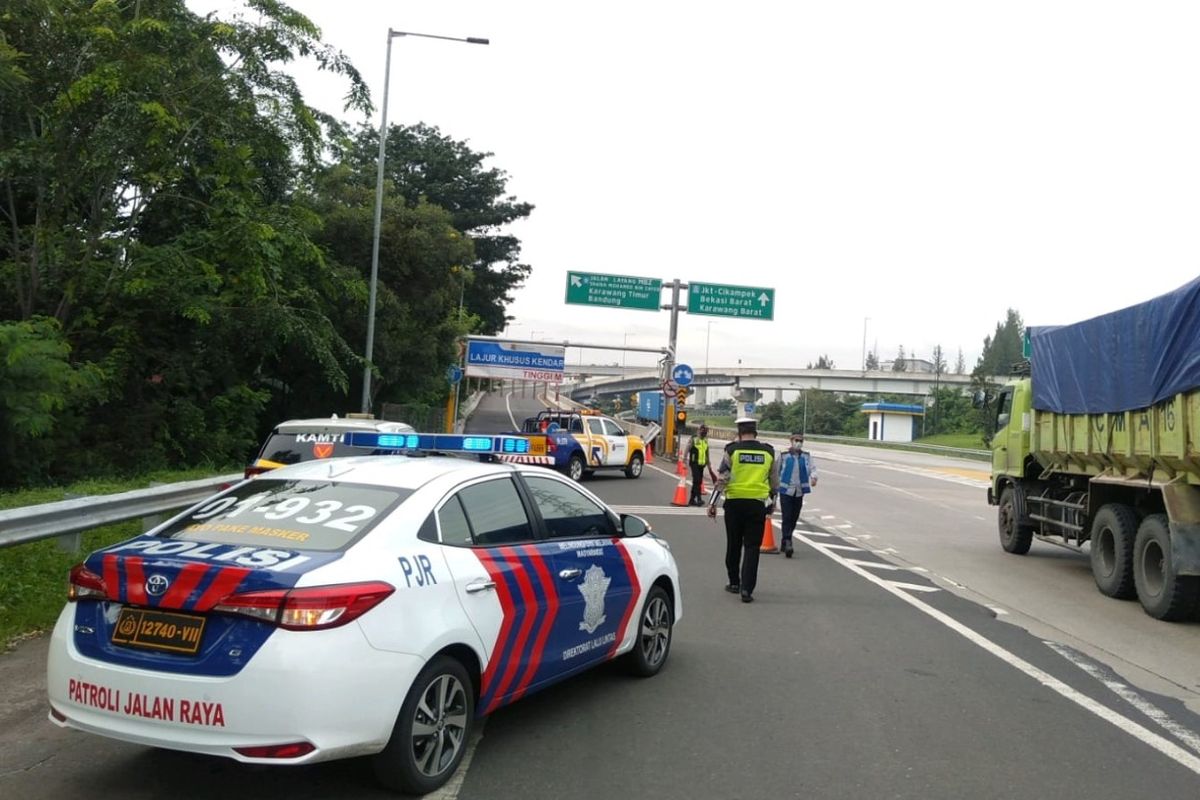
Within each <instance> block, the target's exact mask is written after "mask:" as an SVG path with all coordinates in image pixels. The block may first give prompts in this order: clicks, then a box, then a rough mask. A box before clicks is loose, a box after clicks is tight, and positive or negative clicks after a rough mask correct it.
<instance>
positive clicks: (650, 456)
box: [646, 442, 654, 464]
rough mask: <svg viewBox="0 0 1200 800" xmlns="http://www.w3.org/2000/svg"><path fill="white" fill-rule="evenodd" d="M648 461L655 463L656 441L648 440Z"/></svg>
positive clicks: (648, 462)
mask: <svg viewBox="0 0 1200 800" xmlns="http://www.w3.org/2000/svg"><path fill="white" fill-rule="evenodd" d="M646 463H647V464H653V463H654V442H646Z"/></svg>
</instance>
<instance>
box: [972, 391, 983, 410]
mask: <svg viewBox="0 0 1200 800" xmlns="http://www.w3.org/2000/svg"><path fill="white" fill-rule="evenodd" d="M971 405H972V406H973V407H975V408H985V407H987V392H985V391H983V390H982V389H980V390H979V391H977V392H975V394H974V395H972V396H971Z"/></svg>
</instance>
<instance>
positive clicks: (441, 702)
mask: <svg viewBox="0 0 1200 800" xmlns="http://www.w3.org/2000/svg"><path fill="white" fill-rule="evenodd" d="M353 437H354V439H355V442H354V443H355V444H356V445H358V446H364V447H371V448H373V449H376V450H377V449H379V448H380V447H383V448H391V447H404V448H406V449H411V448H414V447H417V448H420V449H421V450H423V451H424V450H442V451H446V450H451V451H452V450H460V451H467V452H476V453H480V452H513V450H514V449H519V448H522V447H527V446H528V442H527V440H524V439H520V438H516V437H506V436H495V437H493V436H483V437H479V436H469V435H468V436H450V435H435V434H410V435H403V434H401V435H392V436H391V437H390V438H388V435H387V434H378V433H356V434H353ZM69 601H70V602H68V603H67V605H66V607H65V608H64V609H63V612H62V614H61V616H60V617H59V620H58V624H57V625H56V626H55V629H54V633H53V636H52V639H51V645H50V655H49V661H48V668H47V673H48V674H47V678H48V692H49V698H50V705H51V711H50V718H51V720H53V721H54V722H56V723H57V724H59V725H61V726H65V727H71V728H77V729H79V730H84V731H89V732H92V733H97V734H101V735H104V736H110V737H113V738H117V739H123V740H126V741H130V742H136V743H140V744H146V745H154V746H158V747H166V748H174V749H179V750H187V751H191V752H197V753H207V754H212V755H220V756H227V757H231V758H235V759H237V760H239V761H249V762H256V763H287V764H302V763H311V762H314V761H321V760H326V759H333V758H342V757H348V756H359V755H365V754H372V753H373V754H376V755H375V757H374V764H375V768H376V773H377V774H378V776H379V778H380V780H381V781H382V782H383V783H384V784H385V785H387V786H389V787H391V788H394V789H398V790H400V791H405V792H411V793H424V792H429V791H432V790H433V789H436V788H437V787H438V786H440V785H441V784H442V783H444V782H445V781H446V780H447V779H448V778H449V777H450V775H451V774H452V773H453V772H454V770H455V769H456V767H457V766H458V764H459V762H460V760H461V759H462V756H463V752H464V749H465V747H466V746H467V742H468V739H469V735H470V732H471V727H472V723H473V720H474V719H475V718H477V717H478V716H482V715H484V714H487V713H490V712H492V711H494V710H495V709H497V708H499V707H501V706H503V705H505V704H507V703H510V702H512V701H514V700H517V699H519V698H521V697H523V696H524V695H527V694H530V693H531V692H534V691H537V690H539V689H541V688H543V687H545V686H548V685H550V684H552V683H554V682H556V681H559V680H562V679H564V678H567V677H569V676H571V675H574V674H576V673H578V672H580V671H582V670H584V669H587V668H588V667H591V666H594V665H596V664H599V663H601V662H605V661H609V660H611V659H614V658H618V657H620V658H622V659H624V660H625V661H626V662H627V663H628V665H629V666H630V667H631V668H632V670H633V671H634V672H635V673H636V674H639V675H645V676H649V675H653V674H655V673H657V672H658V671H659V670H660V669H661V668H662V666H663V663H664V662H665V661H666V658H667V655H668V652H669V650H670V646H671V636H672V628H673V625H674V623H675V622H676V621H677V620H678V619H679V618H680V616H681V611H682V606H681V602H680V589H679V573H678V570H677V568H676V565H675V561H674V559H673V557H672V556H671V552H670V549H669V548H668V546H667V544H666V543H665V542H664V541H662V540H661V539H659V538H657V537H656V536H655V535H654V534H652V533H650V532H649V527H648V526H647V525H646V523H645V522H644V521H643V520H641V519H639V518H638V517H634V516H628V515H621V516H618V515H617V514H615V513H614V512H613V511H611V510H610V509H608V508H607V507H606V506H605V504H604V503H603V502H601V501H600V500H599V499H597V498H596V497H595V496H594V495H592V494H591V493H590V492H588V491H587V490H586V489H583V488H582V487H580V486H579V485H577V484H575V483H573V482H571V481H570V480H568V479H566V478H564V477H562V476H559V475H557V474H555V473H552V472H549V471H546V470H542V469H538V468H536V467H532V466H514V465H509V464H498V463H479V462H478V461H471V460H466V459H462V458H452V457H446V456H437V455H424V454H421V453H417V452H411V453H410V454H409V455H380V456H367V457H349V458H337V459H330V460H323V461H310V462H306V463H302V464H296V465H293V466H288V467H282V468H280V469H277V470H272V471H271V472H269V473H267V474H265V475H263V476H260V477H257V478H254V479H253V480H249V481H244V482H242V483H240V484H238V485H237V486H234V487H232V488H230V489H228V490H226V491H225V492H222V493H221V494H218V495H216V496H214V497H213V498H210V499H209V500H207V501H205V502H203V503H201V504H199V505H197V506H195V507H194V508H191V509H189V510H188V511H186V512H184V513H182V514H180V515H179V516H177V517H175V518H174V519H172V520H170V521H168V522H167V523H165V524H163V525H162V526H160V527H159V528H157V529H155V530H153V531H151V532H149V533H147V534H145V535H143V536H139V537H137V538H135V539H131V540H129V541H126V542H122V543H120V544H116V545H113V546H111V547H108V548H106V549H104V550H100V551H98V552H96V553H93V554H92V555H90V556H89V557H88V558H87V559H86V560H85V561H84V562H83V563H82V564H79V565H77V566H76V567H75V568H74V569H73V570H72V571H71V581H70V590H69Z"/></svg>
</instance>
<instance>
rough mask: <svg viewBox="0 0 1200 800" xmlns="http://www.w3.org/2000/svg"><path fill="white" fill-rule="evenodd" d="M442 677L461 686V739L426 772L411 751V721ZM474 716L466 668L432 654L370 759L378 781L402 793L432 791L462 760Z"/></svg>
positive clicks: (416, 793) (444, 780) (449, 658)
mask: <svg viewBox="0 0 1200 800" xmlns="http://www.w3.org/2000/svg"><path fill="white" fill-rule="evenodd" d="M444 678H449V679H451V680H454V681H457V682H458V683H459V685H460V686H461V687H462V689H463V693H462V700H463V705H464V706H465V717H466V721H465V725H464V727H463V733H462V740H461V741H460V742H459V745H458V749H457V751H456V752H455V753H454V757H453V758H452V759H451V760H450V761H449V763H447V764H446V765H445V766H444V767H443V768H442V769H441V770H440V771H439V772H437V773H436V774H434V775H426V774H425V773H424V772H422V771H421V769H420V767H419V766H418V764H417V761H416V756H415V755H414V752H413V722H414V721H415V719H416V715H417V708H418V705H419V704H420V702H421V698H422V696H423V695H424V694H425V693H426V692H427V691H428V690H429V688H430V687H431V686H432V685H433V684H434V683H435V682H437V681H439V680H442V679H444ZM474 719H475V692H474V689H473V687H472V684H471V679H470V677H469V676H468V675H467V671H466V669H465V668H464V667H463V665H462V664H460V663H459V662H458V661H457V660H455V659H453V658H451V657H450V656H446V655H440V656H436V657H434V658H433V659H432V660H430V662H429V663H428V664H426V665H425V668H424V669H423V670H421V672H420V674H419V675H417V678H416V680H414V681H413V683H412V686H411V687H410V688H409V690H408V696H407V697H405V698H404V704H403V705H402V706H401V707H400V714H399V716H397V718H396V724H395V726H394V727H393V728H392V738H391V739H390V740H388V743H387V747H385V748H384V749H383V750H382V751H381V752H379V753H378V754H376V755H375V756H374V757H373V759H372V767H374V769H375V776H376V778H378V780H379V782H380V783H381V784H383V785H384V786H385V787H387V788H388V789H391V790H393V791H398V792H403V793H405V794H414V795H422V794H428V793H429V792H432V791H434V790H435V789H437V788H438V787H440V786H441V785H442V784H444V783H445V782H446V781H447V780H449V779H450V776H451V775H453V774H454V772H455V770H457V769H458V765H459V764H460V763H461V762H462V758H463V754H464V753H465V752H466V750H467V746H468V744H469V743H470V741H471V730H472V727H473V724H474Z"/></svg>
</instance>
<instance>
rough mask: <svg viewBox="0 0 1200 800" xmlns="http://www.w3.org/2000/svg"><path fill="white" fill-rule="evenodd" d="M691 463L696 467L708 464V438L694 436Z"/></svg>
mask: <svg viewBox="0 0 1200 800" xmlns="http://www.w3.org/2000/svg"><path fill="white" fill-rule="evenodd" d="M692 450H693V453H694V455H693V456H692V459H693V460H692V463H693V464H695V465H696V466H698V467H704V466H708V439H701V438H700V437H698V436H697V437H694V438H693V439H692Z"/></svg>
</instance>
